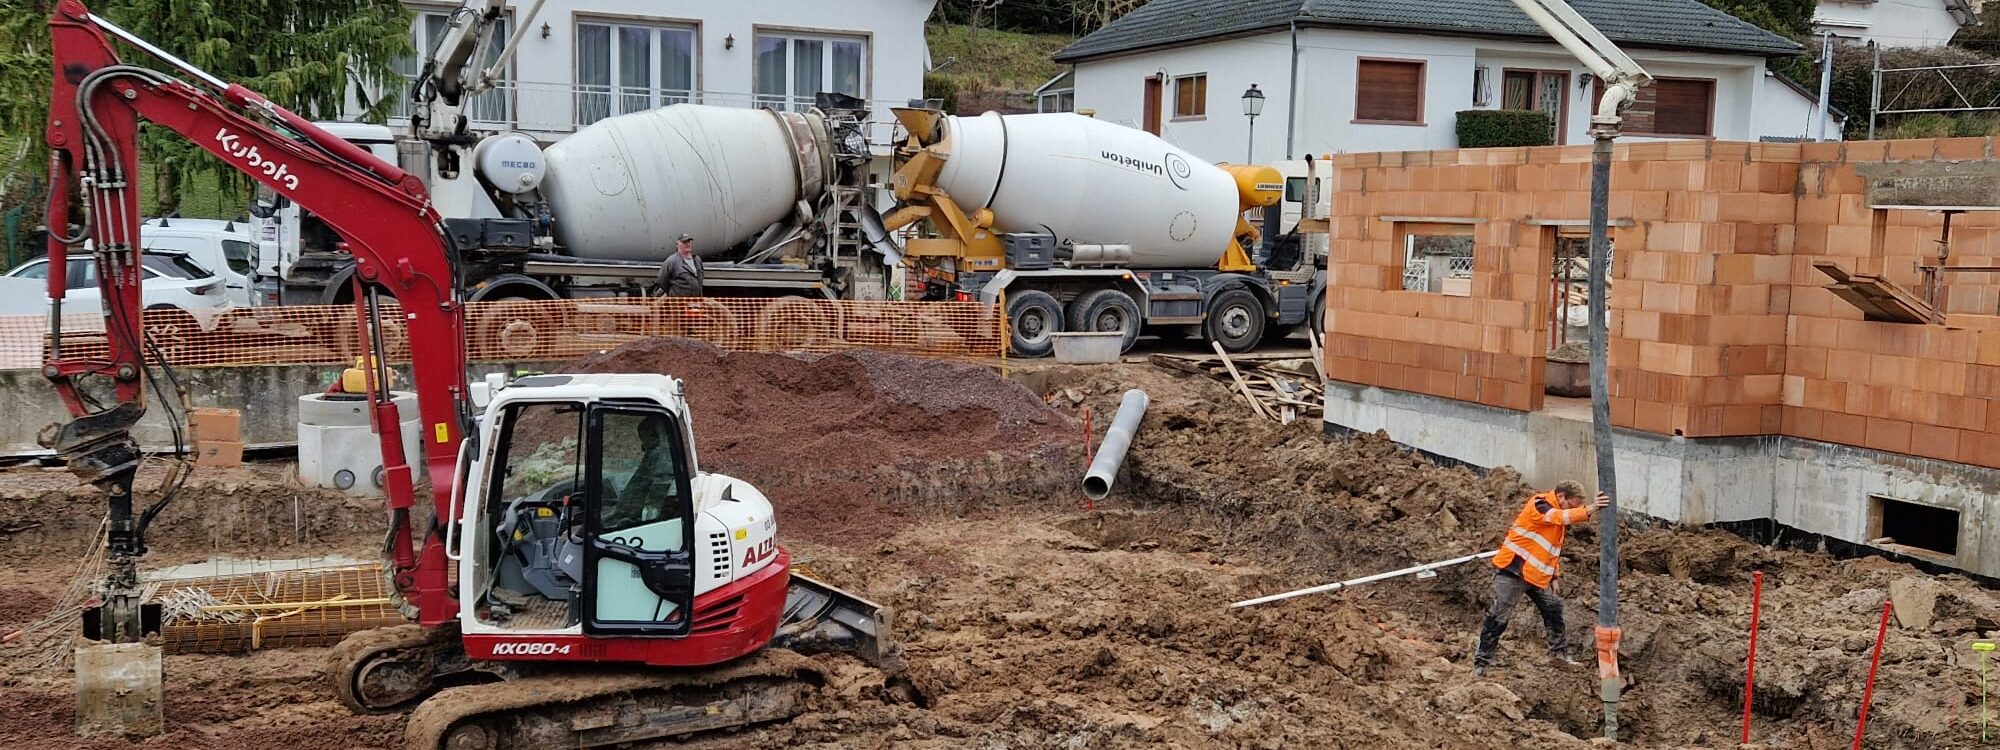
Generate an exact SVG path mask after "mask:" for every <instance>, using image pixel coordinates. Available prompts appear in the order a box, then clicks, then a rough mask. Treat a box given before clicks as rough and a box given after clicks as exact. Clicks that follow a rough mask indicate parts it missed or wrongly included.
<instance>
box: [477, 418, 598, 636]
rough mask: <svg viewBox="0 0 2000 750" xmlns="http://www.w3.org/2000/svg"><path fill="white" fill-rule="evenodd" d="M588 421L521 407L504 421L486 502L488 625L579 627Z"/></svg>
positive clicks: (484, 603)
mask: <svg viewBox="0 0 2000 750" xmlns="http://www.w3.org/2000/svg"><path fill="white" fill-rule="evenodd" d="M583 415H584V408H583V406H582V405H581V404H576V403H520V404H515V405H513V406H510V407H508V409H507V411H506V414H505V416H504V417H502V419H503V421H502V422H501V425H502V429H501V433H500V438H499V440H500V442H499V444H498V445H497V446H496V447H495V451H494V458H495V460H496V464H495V466H494V471H493V474H492V479H491V485H490V490H489V491H488V493H487V496H486V512H485V513H484V514H483V518H484V519H485V523H487V524H488V526H487V530H486V531H484V532H482V533H484V534H486V536H485V537H484V539H485V540H486V542H485V544H486V546H485V548H484V549H483V550H481V551H479V552H477V553H476V554H479V555H481V557H480V558H479V559H480V560H482V561H483V562H484V567H483V570H484V571H490V573H482V575H485V576H486V581H485V586H484V588H483V589H482V591H483V592H484V593H483V595H482V596H481V597H480V609H481V612H482V615H481V619H483V620H484V621H486V622H488V623H489V624H495V625H500V626H504V627H508V628H512V629H516V630H549V629H557V628H564V627H569V626H572V625H575V624H576V622H577V619H578V618H577V610H576V607H575V603H576V602H577V600H578V596H577V595H578V594H579V593H580V592H581V589H582V585H583V584H582V581H583V525H584V519H583V503H582V497H581V495H582V490H583V450H582V445H581V443H582V439H583Z"/></svg>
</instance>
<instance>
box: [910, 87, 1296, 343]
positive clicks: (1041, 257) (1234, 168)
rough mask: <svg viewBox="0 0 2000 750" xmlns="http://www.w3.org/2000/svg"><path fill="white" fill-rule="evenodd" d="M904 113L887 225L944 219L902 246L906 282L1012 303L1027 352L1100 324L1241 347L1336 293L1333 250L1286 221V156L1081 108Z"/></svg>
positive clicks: (926, 291) (1130, 332)
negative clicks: (1266, 156)
mask: <svg viewBox="0 0 2000 750" xmlns="http://www.w3.org/2000/svg"><path fill="white" fill-rule="evenodd" d="M896 117H897V120H898V122H899V123H900V124H901V126H902V130H903V131H905V132H907V134H908V136H907V140H905V141H904V142H903V143H902V144H900V146H899V151H898V154H897V158H898V164H899V166H898V168H897V171H896V174H895V176H894V177H893V179H892V180H891V188H892V190H893V191H894V193H895V196H896V198H897V200H898V201H899V203H900V204H901V207H900V208H898V209H897V210H895V211H893V212H891V213H890V214H889V215H888V216H887V217H885V218H886V220H887V224H888V227H889V229H890V230H892V231H893V230H897V229H900V228H902V227H905V226H909V225H911V224H914V223H916V222H919V221H928V222H929V224H930V225H931V226H932V227H933V228H934V229H935V230H936V231H935V232H934V234H936V235H937V236H935V237H928V238H921V239H913V240H910V241H909V242H908V243H907V245H906V247H905V248H904V252H905V254H906V255H907V256H908V258H909V260H908V264H909V266H910V268H911V274H910V275H911V280H910V281H909V282H908V285H909V288H910V289H911V290H912V291H913V292H915V293H916V294H915V296H919V297H927V298H934V299H935V298H958V299H970V298H977V299H982V300H986V301H989V302H996V303H1004V305H1005V307H1006V312H1007V316H1008V322H1009V324H1010V332H1011V334H1012V342H1011V344H1012V347H1013V350H1014V352H1015V353H1017V354H1019V355H1022V356H1030V357H1033V356H1042V355H1044V354H1047V353H1049V351H1050V350H1051V348H1052V347H1053V342H1054V337H1053V336H1052V334H1055V333H1058V332H1087V331H1088V332H1118V333H1122V334H1123V335H1124V338H1123V340H1122V344H1123V346H1124V348H1127V349H1129V348H1131V346H1132V344H1133V342H1135V341H1137V340H1138V338H1139V336H1140V335H1141V333H1142V332H1143V331H1151V332H1153V333H1155V334H1158V335H1162V336H1167V337H1180V336H1190V335H1200V336H1203V337H1205V338H1207V339H1209V340H1211V341H1214V342H1217V343H1219V344H1221V345H1222V346H1223V348H1225V349H1227V350H1229V351H1231V352H1240V351H1244V350H1247V349H1249V348H1251V347H1253V346H1255V345H1256V344H1257V343H1258V342H1259V341H1260V340H1262V339H1264V338H1266V337H1270V336H1274V335H1282V334H1284V333H1289V332H1290V331H1291V330H1292V329H1294V328H1296V327H1298V326H1303V325H1309V324H1312V323H1313V322H1314V321H1316V320H1317V319H1318V316H1319V313H1320V312H1321V311H1322V310H1323V309H1324V308H1323V307H1322V305H1323V304H1324V302H1323V301H1322V300H1323V298H1324V296H1325V293H1324V290H1325V285H1326V269H1325V263H1324V260H1323V257H1315V256H1314V254H1312V253H1309V252H1303V251H1302V248H1305V247H1307V245H1305V244H1304V243H1302V242H1301V241H1300V238H1299V237H1298V236H1297V235H1296V234H1293V235H1290V236H1287V237H1283V238H1280V237H1279V236H1278V233H1277V231H1276V230H1277V229H1278V227H1279V224H1280V221H1281V216H1282V213H1281V206H1282V204H1283V202H1284V200H1285V199H1286V197H1287V196H1286V193H1287V192H1288V191H1287V190H1286V184H1287V178H1286V177H1285V176H1283V175H1281V174H1280V172H1279V171H1278V170H1277V169H1275V168H1272V167H1268V166H1242V165H1221V166H1217V165H1212V164H1209V163H1207V162H1204V161H1202V160H1201V159H1198V158H1196V157H1194V156H1193V155H1191V154H1189V153H1187V152H1185V151H1182V150H1180V149H1179V148H1176V147H1174V146H1172V145H1170V144H1168V143H1167V142H1165V141H1162V140H1160V139H1159V138H1157V137H1155V136H1153V135H1151V134H1148V133H1145V132H1143V131H1139V130H1134V129H1132V128H1127V127H1123V126H1120V125H1116V124H1113V123H1108V122H1104V121H1101V120H1097V119H1094V118H1090V117H1086V116H1083V115H1076V114H1037V115H1000V114H995V113H991V112H989V113H987V114H985V115H982V116H979V117H954V116H946V115H944V114H943V113H940V112H936V111H931V110H921V109H899V110H896ZM1299 182H1300V183H1301V184H1303V183H1305V182H1306V181H1305V180H1300V181H1299ZM1290 192H1295V193H1304V192H1305V191H1302V190H1296V191H1290ZM1290 197H1291V199H1292V200H1294V201H1298V202H1301V203H1307V204H1310V203H1313V202H1316V201H1314V200H1313V199H1312V198H1310V197H1307V196H1306V195H1304V194H1298V195H1293V196H1290ZM1252 211H1257V212H1260V213H1261V217H1260V223H1261V224H1262V225H1263V227H1264V228H1263V229H1262V230H1260V229H1259V228H1258V227H1257V226H1255V225H1253V224H1252V223H1251V222H1250V221H1249V220H1248V219H1246V218H1245V217H1246V214H1248V213H1250V212H1252ZM1265 238H1268V239H1269V240H1271V241H1267V242H1260V239H1265ZM1281 239H1282V240H1283V241H1279V240H1281Z"/></svg>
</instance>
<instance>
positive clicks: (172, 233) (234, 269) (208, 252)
mask: <svg viewBox="0 0 2000 750" xmlns="http://www.w3.org/2000/svg"><path fill="white" fill-rule="evenodd" d="M250 231H251V227H250V224H249V223H247V222H240V221H224V220H222V219H147V220H146V223H145V225H143V226H141V227H140V228H139V240H140V242H141V243H142V244H144V245H145V248H146V249H147V250H149V251H150V250H180V251H183V252H186V253H187V254H188V256H189V257H192V258H194V260H195V262H197V263H200V264H201V265H202V266H203V267H205V268H208V269H210V270H212V271H214V272H215V275H217V276H219V277H221V278H222V285H223V287H224V288H225V290H226V291H225V293H224V297H225V298H226V299H227V300H228V301H229V302H230V303H231V304H234V305H237V306H239V307H244V306H249V305H251V304H255V300H253V299H252V295H251V286H252V285H253V283H254V282H255V281H256V275H257V273H256V272H257V238H256V237H254V236H252V235H251V234H250Z"/></svg>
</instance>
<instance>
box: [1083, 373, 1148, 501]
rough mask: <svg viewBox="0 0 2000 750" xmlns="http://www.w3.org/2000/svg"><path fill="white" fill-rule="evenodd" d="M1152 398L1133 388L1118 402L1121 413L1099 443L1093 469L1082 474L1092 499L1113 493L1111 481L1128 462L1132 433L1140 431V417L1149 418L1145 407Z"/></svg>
mask: <svg viewBox="0 0 2000 750" xmlns="http://www.w3.org/2000/svg"><path fill="white" fill-rule="evenodd" d="M1150 403H1152V399H1150V398H1148V397H1147V396H1146V392H1145V391H1142V390H1139V389H1137V388H1134V389H1132V390H1129V391H1126V392H1125V399H1124V400H1123V401H1121V402H1119V404H1118V416H1116V417H1114V418H1112V420H1111V428H1110V429H1108V430H1106V431H1105V432H1104V444H1103V445H1100V446H1098V448H1097V457H1096V458H1093V459H1091V460H1090V471H1088V472H1085V473H1084V475H1083V494H1084V496H1085V497H1088V498H1090V499H1092V500H1103V499H1104V498H1105V496H1107V495H1110V494H1111V483H1112V482H1113V481H1115V480H1117V478H1118V467H1120V466H1123V465H1124V464H1125V451H1127V450H1129V449H1131V447H1132V433H1134V432H1138V431H1139V420H1142V419H1145V418H1146V406H1147V405H1148V404H1150Z"/></svg>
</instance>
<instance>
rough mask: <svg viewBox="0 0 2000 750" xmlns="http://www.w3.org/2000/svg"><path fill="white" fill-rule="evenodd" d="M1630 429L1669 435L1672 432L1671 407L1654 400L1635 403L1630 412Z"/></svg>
mask: <svg viewBox="0 0 2000 750" xmlns="http://www.w3.org/2000/svg"><path fill="white" fill-rule="evenodd" d="M1632 429H1635V430H1640V431H1642V432H1651V433H1655V434H1659V435H1671V434H1673V432H1674V421H1673V412H1672V409H1671V408H1670V407H1669V406H1668V405H1666V404H1662V403H1656V402H1646V403H1639V404H1636V405H1635V406H1634V408H1633V414H1632Z"/></svg>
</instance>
